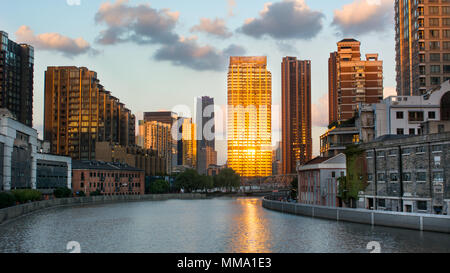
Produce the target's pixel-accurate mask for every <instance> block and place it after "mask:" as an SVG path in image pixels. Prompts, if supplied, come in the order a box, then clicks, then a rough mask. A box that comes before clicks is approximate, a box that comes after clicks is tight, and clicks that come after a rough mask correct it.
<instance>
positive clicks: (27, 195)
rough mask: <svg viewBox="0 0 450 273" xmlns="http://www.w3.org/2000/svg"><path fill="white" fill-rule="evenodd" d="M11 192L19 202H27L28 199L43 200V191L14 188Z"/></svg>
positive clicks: (32, 200)
mask: <svg viewBox="0 0 450 273" xmlns="http://www.w3.org/2000/svg"><path fill="white" fill-rule="evenodd" d="M11 193H12V194H13V195H14V197H15V198H16V201H18V202H19V203H22V204H23V203H27V202H28V201H31V202H34V201H40V200H42V193H41V192H40V191H37V190H31V189H23V190H13V191H11Z"/></svg>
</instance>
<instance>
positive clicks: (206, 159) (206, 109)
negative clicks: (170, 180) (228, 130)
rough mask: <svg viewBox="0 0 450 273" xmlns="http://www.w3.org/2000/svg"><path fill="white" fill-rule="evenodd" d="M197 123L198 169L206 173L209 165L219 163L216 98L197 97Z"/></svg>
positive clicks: (201, 172) (199, 171)
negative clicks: (216, 135) (216, 149)
mask: <svg viewBox="0 0 450 273" xmlns="http://www.w3.org/2000/svg"><path fill="white" fill-rule="evenodd" d="M195 107H196V112H195V114H196V116H195V123H196V128H197V134H196V135H197V171H198V173H200V174H206V173H207V169H208V167H209V165H212V164H217V152H216V151H215V147H216V145H215V120H214V118H215V113H214V98H210V97H206V96H204V97H198V98H197V99H196V105H195Z"/></svg>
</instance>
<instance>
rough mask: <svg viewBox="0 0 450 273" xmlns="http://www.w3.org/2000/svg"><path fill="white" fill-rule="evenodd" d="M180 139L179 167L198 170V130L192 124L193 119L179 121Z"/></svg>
mask: <svg viewBox="0 0 450 273" xmlns="http://www.w3.org/2000/svg"><path fill="white" fill-rule="evenodd" d="M178 122H179V124H178V126H179V130H178V133H179V134H178V137H177V150H178V157H177V165H178V166H185V167H190V168H196V164H197V140H196V137H195V134H196V130H195V129H196V128H195V124H194V123H192V118H182V117H180V118H179V119H178Z"/></svg>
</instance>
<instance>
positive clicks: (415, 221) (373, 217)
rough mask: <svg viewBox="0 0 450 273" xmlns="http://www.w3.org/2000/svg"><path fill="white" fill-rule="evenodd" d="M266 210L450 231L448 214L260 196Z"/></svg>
mask: <svg viewBox="0 0 450 273" xmlns="http://www.w3.org/2000/svg"><path fill="white" fill-rule="evenodd" d="M262 205H263V207H264V208H266V209H270V210H275V211H279V212H283V213H289V214H295V215H302V216H310V217H315V218H323V219H329V220H336V221H344V222H353V223H360V224H368V225H372V226H386V227H395V228H406V229H414V230H421V231H434V232H443V233H450V216H445V215H430V214H418V213H402V212H392V211H374V210H364V209H347V208H331V207H322V206H312V205H304V204H296V203H287V202H279V201H273V200H268V199H265V198H264V199H263V202H262Z"/></svg>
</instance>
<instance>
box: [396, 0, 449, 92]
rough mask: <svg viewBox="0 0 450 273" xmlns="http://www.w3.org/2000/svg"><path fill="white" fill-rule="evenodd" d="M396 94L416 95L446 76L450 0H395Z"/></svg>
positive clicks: (447, 75)
mask: <svg viewBox="0 0 450 273" xmlns="http://www.w3.org/2000/svg"><path fill="white" fill-rule="evenodd" d="M395 43H396V46H395V49H396V63H397V66H396V70H397V94H398V95H399V96H419V95H422V94H424V93H425V92H426V91H427V90H429V89H431V88H434V87H438V86H439V85H440V84H441V83H442V82H444V81H447V80H449V79H450V2H449V1H446V0H445V1H444V0H442V1H439V0H422V1H417V0H396V1H395Z"/></svg>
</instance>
